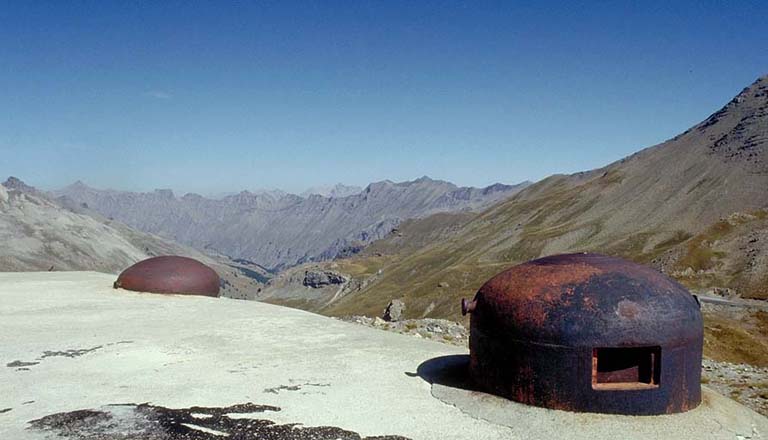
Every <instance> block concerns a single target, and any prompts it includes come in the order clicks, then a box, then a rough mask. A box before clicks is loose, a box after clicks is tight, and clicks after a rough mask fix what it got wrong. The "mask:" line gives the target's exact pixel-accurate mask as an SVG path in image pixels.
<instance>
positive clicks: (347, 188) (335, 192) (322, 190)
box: [301, 183, 363, 199]
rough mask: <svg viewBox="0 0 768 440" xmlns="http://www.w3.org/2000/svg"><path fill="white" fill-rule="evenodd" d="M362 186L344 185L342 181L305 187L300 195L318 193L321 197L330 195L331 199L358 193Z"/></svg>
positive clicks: (307, 195) (305, 195) (306, 195)
mask: <svg viewBox="0 0 768 440" xmlns="http://www.w3.org/2000/svg"><path fill="white" fill-rule="evenodd" d="M362 190H363V188H361V187H359V186H354V185H344V184H343V183H337V184H336V185H333V186H317V187H312V188H309V189H307V190H306V191H304V192H302V193H301V196H302V197H309V196H312V195H318V196H323V197H330V198H332V199H338V198H341V197H347V196H351V195H355V194H360V192H361V191H362Z"/></svg>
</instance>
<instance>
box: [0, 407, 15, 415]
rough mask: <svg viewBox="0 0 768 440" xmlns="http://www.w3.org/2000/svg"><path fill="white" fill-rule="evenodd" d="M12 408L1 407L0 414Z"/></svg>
mask: <svg viewBox="0 0 768 440" xmlns="http://www.w3.org/2000/svg"><path fill="white" fill-rule="evenodd" d="M12 409H13V408H3V409H0V414H2V413H7V412H8V411H10V410H12Z"/></svg>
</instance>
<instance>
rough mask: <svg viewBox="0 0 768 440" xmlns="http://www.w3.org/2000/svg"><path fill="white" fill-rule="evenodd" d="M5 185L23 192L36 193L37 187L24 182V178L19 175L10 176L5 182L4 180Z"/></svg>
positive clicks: (7, 187)
mask: <svg viewBox="0 0 768 440" xmlns="http://www.w3.org/2000/svg"><path fill="white" fill-rule="evenodd" d="M3 186H4V187H5V188H6V189H10V190H16V191H20V192H23V193H36V192H37V189H36V188H35V187H33V186H29V185H27V184H26V183H24V181H23V180H21V179H19V178H18V177H14V176H10V177H8V178H7V179H6V180H5V182H3Z"/></svg>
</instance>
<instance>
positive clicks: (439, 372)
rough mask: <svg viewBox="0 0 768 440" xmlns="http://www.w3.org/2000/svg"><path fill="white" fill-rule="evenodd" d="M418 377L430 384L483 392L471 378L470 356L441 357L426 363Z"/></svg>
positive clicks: (417, 373) (420, 367)
mask: <svg viewBox="0 0 768 440" xmlns="http://www.w3.org/2000/svg"><path fill="white" fill-rule="evenodd" d="M416 375H417V376H419V377H420V378H422V379H424V380H425V381H426V382H428V383H430V384H438V385H443V386H446V387H451V388H459V389H462V390H468V391H481V390H480V388H479V387H478V386H477V385H475V384H474V383H473V382H472V380H471V379H470V377H469V355H466V354H455V355H450V356H440V357H436V358H432V359H429V360H427V361H424V362H422V363H421V365H419V367H418V369H417V370H416Z"/></svg>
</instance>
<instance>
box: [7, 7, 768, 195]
mask: <svg viewBox="0 0 768 440" xmlns="http://www.w3.org/2000/svg"><path fill="white" fill-rule="evenodd" d="M242 3H243V4H236V3H235V2H226V1H225V2H221V1H217V2H210V3H206V2H178V3H176V2H171V1H162V2H147V1H115V2H109V1H93V2H82V1H58V0H55V1H48V2H45V1H26V0H25V1H19V2H8V1H2V2H1V3H0V108H1V109H2V111H1V112H0V114H1V115H2V117H0V175H2V177H3V178H4V177H5V176H6V175H16V176H19V177H21V178H22V179H25V180H26V181H27V182H28V183H30V184H33V185H36V186H39V187H42V188H55V187H59V186H62V185H64V184H67V183H71V182H73V181H75V180H77V179H82V180H84V181H85V182H86V183H89V184H91V185H93V186H96V187H113V188H118V189H131V190H151V189H153V188H156V187H163V188H173V189H175V190H176V191H179V192H185V191H196V192H201V193H209V194H210V193H216V192H223V191H236V190H240V189H246V188H247V189H255V188H263V187H277V188H282V189H286V190H290V191H300V190H302V189H304V188H306V187H308V186H312V185H317V184H327V183H333V182H345V183H348V184H358V185H364V184H366V183H368V182H370V181H376V180H381V179H391V180H405V179H412V178H416V177H420V176H422V175H425V174H426V175H429V176H431V177H433V178H441V179H446V180H451V181H454V182H456V183H458V184H463V185H477V186H479V185H486V184H490V183H492V182H496V181H501V182H505V183H513V182H517V181H521V180H525V179H531V180H535V179H540V178H543V177H545V176H547V175H549V174H552V173H558V172H574V171H579V170H585V169H590V168H594V167H598V166H601V165H604V164H606V163H609V162H611V161H613V160H616V159H618V158H621V157H623V156H625V155H627V154H630V153H632V152H634V151H636V150H638V149H640V148H643V147H646V146H649V145H652V144H655V143H658V142H660V141H663V140H665V139H667V138H669V137H672V136H674V135H675V134H678V133H679V132H682V131H683V130H685V129H686V128H688V127H689V126H691V125H693V124H694V123H696V122H698V121H700V120H702V119H703V118H705V117H706V116H708V115H709V114H710V113H712V112H714V111H715V110H717V109H718V108H719V107H720V106H722V105H723V104H724V103H725V102H727V101H728V100H729V99H730V98H731V97H732V96H733V95H735V94H736V93H738V92H739V91H740V90H741V89H742V88H743V87H745V86H747V85H748V84H750V83H751V82H752V81H754V80H755V79H756V78H757V77H758V76H759V75H761V74H765V73H768V25H766V20H768V2H765V1H754V2H749V1H736V2H721V1H717V2H683V1H675V2H667V1H663V2H650V1H638V2H626V3H624V2H619V1H616V2H613V1H611V2H594V3H593V2H586V3H576V2H562V3H559V2H553V3H548V4H545V3H539V2H513V1H502V2H456V3H454V2H443V1H439V2H427V1H406V2H397V1H389V0H387V1H376V2H369V1H338V2H333V1H320V2H289V1H274V2H272V1H269V2H256V1H253V2H242ZM533 3H537V4H535V5H534V4H533Z"/></svg>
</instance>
